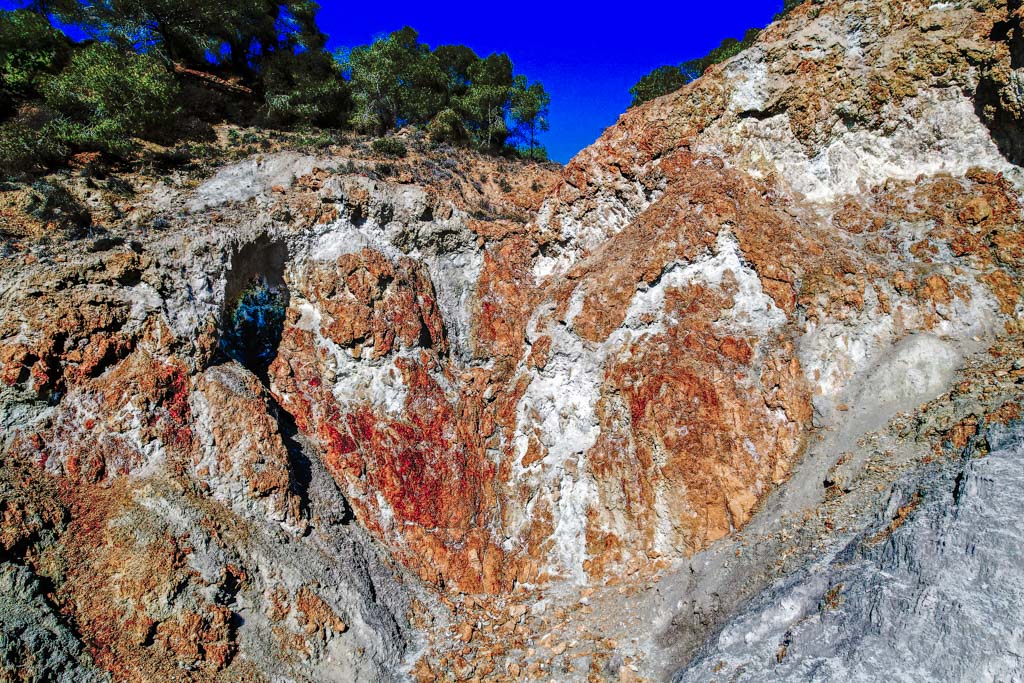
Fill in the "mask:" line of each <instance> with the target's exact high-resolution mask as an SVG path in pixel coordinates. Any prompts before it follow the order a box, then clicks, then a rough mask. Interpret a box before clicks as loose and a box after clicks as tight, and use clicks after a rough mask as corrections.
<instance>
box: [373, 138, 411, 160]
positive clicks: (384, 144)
mask: <svg viewBox="0 0 1024 683" xmlns="http://www.w3.org/2000/svg"><path fill="white" fill-rule="evenodd" d="M370 147H372V148H373V151H374V152H376V153H377V154H381V155H383V156H386V157H394V158H398V157H404V156H405V155H406V152H407V150H406V148H405V143H404V142H402V141H401V140H399V139H398V138H377V139H376V140H374V141H373V142H372V143H371V144H370Z"/></svg>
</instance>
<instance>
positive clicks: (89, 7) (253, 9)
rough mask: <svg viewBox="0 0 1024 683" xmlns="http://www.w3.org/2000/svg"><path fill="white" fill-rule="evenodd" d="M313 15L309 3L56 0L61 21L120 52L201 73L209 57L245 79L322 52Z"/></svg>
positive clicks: (314, 8) (314, 9)
mask: <svg viewBox="0 0 1024 683" xmlns="http://www.w3.org/2000/svg"><path fill="white" fill-rule="evenodd" d="M317 10H318V6H317V5H316V4H315V3H313V2H309V1H308V0H283V1H281V2H268V1H267V0H206V1H204V2H191V0H105V1H104V2H89V3H86V2H76V1H74V0H57V3H56V7H55V11H56V14H57V15H58V16H60V17H61V18H62V19H64V20H65V21H68V22H69V23H74V24H77V25H79V26H82V27H83V28H85V29H86V30H87V31H88V32H89V33H91V34H93V35H95V36H97V37H100V38H105V39H107V40H109V41H110V42H112V43H114V44H115V45H117V46H119V47H121V48H122V49H133V50H135V51H141V50H145V51H147V52H151V53H156V54H159V55H160V56H162V57H163V58H164V59H166V60H168V61H173V62H179V63H182V64H184V65H186V66H191V67H195V68H200V69H202V68H206V67H208V66H209V61H208V57H213V58H214V59H215V61H216V62H217V63H219V64H228V65H231V67H233V69H234V70H235V71H236V72H238V73H240V74H248V75H252V73H253V72H254V67H255V70H258V66H259V62H260V61H261V59H262V58H263V57H265V56H267V55H270V54H272V53H274V52H276V51H278V50H284V49H289V48H291V49H294V48H295V47H300V46H301V47H303V48H305V49H308V50H311V51H321V50H322V49H323V46H324V44H325V42H326V38H325V36H324V35H323V34H322V33H321V32H320V31H319V29H317V27H316V23H315V18H316V12H317Z"/></svg>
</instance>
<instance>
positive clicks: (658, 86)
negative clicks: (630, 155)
mask: <svg viewBox="0 0 1024 683" xmlns="http://www.w3.org/2000/svg"><path fill="white" fill-rule="evenodd" d="M790 1H791V0H787V3H788V2H790ZM786 11H788V10H786ZM760 33H761V31H760V30H759V29H756V28H752V29H750V30H748V31H747V32H746V33H745V34H744V36H743V40H736V39H735V38H726V39H725V40H723V41H722V43H721V44H720V45H719V46H718V47H716V48H715V49H714V50H712V51H711V52H709V53H708V54H706V55H704V56H703V57H699V58H698V59H691V60H689V61H687V62H683V63H682V64H680V65H679V66H659V67H658V68H657V69H654V70H653V71H651V72H650V73H648V74H646V75H645V76H643V77H642V78H641V79H640V80H639V81H637V83H636V84H635V85H634V86H633V87H632V88H630V89H629V93H630V94H631V95H632V96H633V102H632V104H631V105H630V106H632V107H635V106H636V105H638V104H642V103H644V102H647V101H649V100H653V99H654V98H656V97H661V96H662V95H667V94H668V93H670V92H675V91H676V90H679V88H681V87H683V86H684V85H686V84H687V83H690V82H691V81H693V80H696V79H697V78H700V77H701V76H702V75H703V74H704V72H705V71H707V70H708V67H710V66H712V65H714V64H720V63H722V62H724V61H725V60H727V59H730V58H731V57H734V56H736V55H738V54H739V53H741V52H743V51H744V50H746V49H747V48H748V47H750V46H751V45H753V44H754V41H755V40H757V36H758V35H759V34H760Z"/></svg>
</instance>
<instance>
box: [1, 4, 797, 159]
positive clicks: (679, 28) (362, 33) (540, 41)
mask: <svg viewBox="0 0 1024 683" xmlns="http://www.w3.org/2000/svg"><path fill="white" fill-rule="evenodd" d="M24 4H25V2H24V0H20V1H19V0H0V8H2V9H10V8H12V7H17V6H20V5H24ZM321 4H322V8H321V11H320V15H319V17H318V20H319V23H320V27H321V28H322V29H323V31H324V32H325V33H327V34H328V35H329V36H330V42H329V43H328V47H329V48H330V49H334V48H337V47H351V46H354V45H363V44H366V43H369V42H370V41H372V40H373V38H374V37H375V36H377V35H380V34H384V33H389V32H391V31H394V30H397V29H400V28H402V27H403V26H406V25H408V26H412V27H413V28H415V29H416V30H417V31H419V33H420V40H422V41H423V42H426V43H428V44H429V45H430V46H431V47H434V46H437V45H443V44H446V43H447V44H451V43H458V44H463V45H468V46H469V47H471V48H473V49H474V50H475V51H476V52H477V53H478V54H480V55H481V56H484V55H487V54H490V53H491V52H507V53H508V54H509V56H510V57H511V58H512V62H513V64H514V65H515V68H516V72H517V73H522V74H525V75H527V76H528V77H529V78H531V79H533V80H539V81H541V82H542V83H543V84H544V87H545V88H546V89H547V91H548V93H549V94H550V95H551V115H550V118H549V120H550V123H551V130H550V131H549V132H548V133H546V134H544V135H543V137H542V142H543V143H544V145H545V146H546V147H547V149H548V154H549V155H550V157H551V158H552V159H554V160H555V161H560V162H566V161H568V160H569V159H570V158H571V157H572V156H573V155H574V154H576V152H578V151H580V150H581V149H583V148H584V147H586V146H587V145H589V144H590V143H591V142H593V141H594V140H596V139H597V137H598V136H599V135H600V134H601V131H602V130H604V129H605V128H606V127H608V126H610V125H612V124H613V123H615V120H616V119H617V118H618V116H619V114H621V113H622V112H624V111H625V110H626V108H627V107H628V106H629V102H630V96H629V88H630V87H631V86H632V85H633V84H634V83H636V81H637V80H639V78H640V77H641V76H643V75H644V74H645V73H647V72H648V71H650V70H651V69H653V68H655V67H658V66H662V65H664V64H679V63H680V62H683V61H686V60H687V59H692V58H694V57H700V56H703V55H704V54H706V53H707V52H708V51H709V50H711V49H713V48H715V47H717V46H718V44H719V43H720V42H721V41H722V39H723V38H727V37H733V38H740V37H742V35H743V33H744V32H745V31H746V30H747V29H748V28H751V27H758V28H760V27H763V26H765V25H767V24H768V23H769V22H770V21H771V19H772V17H773V16H774V15H775V13H776V12H778V11H779V10H781V9H782V0H731V1H730V2H722V1H718V2H715V1H711V2H692V1H690V2H687V1H686V0H683V1H680V2H637V3H630V2H621V1H620V2H617V3H615V4H612V3H601V2H586V3H584V2H558V1H554V2H550V1H549V2H546V3H525V2H524V3H519V4H516V3H488V2H481V1H480V0H474V1H472V2H466V1H460V2H429V1H423V0H420V1H418V2H405V1H399V0H392V1H391V2H387V3H384V2H331V1H330V0H321Z"/></svg>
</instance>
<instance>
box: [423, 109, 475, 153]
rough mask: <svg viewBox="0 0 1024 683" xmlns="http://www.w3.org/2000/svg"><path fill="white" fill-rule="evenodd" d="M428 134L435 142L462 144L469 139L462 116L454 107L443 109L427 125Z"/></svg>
mask: <svg viewBox="0 0 1024 683" xmlns="http://www.w3.org/2000/svg"><path fill="white" fill-rule="evenodd" d="M427 135H429V136H430V139H431V140H433V141H434V142H448V143H453V144H460V143H463V142H466V141H467V140H468V139H469V133H467V132H466V127H465V126H464V125H463V123H462V117H461V116H459V113H458V112H457V111H455V110H454V109H450V108H449V109H442V110H441V111H439V112H438V113H437V116H435V117H434V118H433V119H431V121H430V124H429V125H428V126H427Z"/></svg>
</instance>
